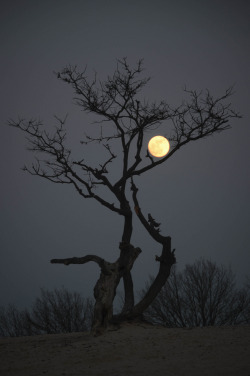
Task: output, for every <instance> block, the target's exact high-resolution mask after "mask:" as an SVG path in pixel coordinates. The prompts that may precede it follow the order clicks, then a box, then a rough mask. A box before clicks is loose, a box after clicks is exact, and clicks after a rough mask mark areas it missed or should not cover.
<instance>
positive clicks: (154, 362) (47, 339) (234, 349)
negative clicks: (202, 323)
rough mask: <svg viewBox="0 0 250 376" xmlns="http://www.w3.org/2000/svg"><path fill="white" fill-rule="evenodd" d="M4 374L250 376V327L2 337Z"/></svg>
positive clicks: (127, 329) (131, 329) (0, 367)
mask: <svg viewBox="0 0 250 376" xmlns="http://www.w3.org/2000/svg"><path fill="white" fill-rule="evenodd" d="M0 375H1V376H5V375H9V376H12V375H15V376H24V375H25V376H38V375H39V376H40V375H51V376H59V375H69V376H75V375H82V376H83V375H84V376H92V375H93V376H94V375H104V376H106V375H107V376H123V375H126V376H128V375H131V376H133V375H144V376H147V375H150V376H154V375H157V376H159V375H166V376H179V375H185V376H188V375H192V376H196V375H199V376H201V375H202V376H206V375H211V376H217V375H218V376H219V375H220V376H230V375H234V376H250V326H241V327H221V328H214V327H210V328H195V329H167V328H162V327H154V326H150V325H146V324H145V325H144V324H143V325H142V324H141V325H130V324H125V325H123V326H122V327H121V328H120V329H119V330H117V331H109V332H106V333H105V334H103V335H102V336H99V337H92V336H91V335H90V334H89V333H71V334H58V335H42V336H33V337H19V338H1V339H0Z"/></svg>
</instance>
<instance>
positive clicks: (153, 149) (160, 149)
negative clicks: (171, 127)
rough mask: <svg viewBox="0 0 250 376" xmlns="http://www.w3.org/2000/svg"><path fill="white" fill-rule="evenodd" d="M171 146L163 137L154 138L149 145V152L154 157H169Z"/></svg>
mask: <svg viewBox="0 0 250 376" xmlns="http://www.w3.org/2000/svg"><path fill="white" fill-rule="evenodd" d="M169 149H170V145H169V142H168V140H167V139H166V138H165V137H163V136H155V137H152V138H151V140H150V141H149V143H148V150H149V152H150V154H152V155H153V156H154V157H157V158H161V157H164V156H165V155H167V153H168V152H169Z"/></svg>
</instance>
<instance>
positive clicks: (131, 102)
mask: <svg viewBox="0 0 250 376" xmlns="http://www.w3.org/2000/svg"><path fill="white" fill-rule="evenodd" d="M141 74H142V61H141V60H140V61H139V62H138V63H137V65H136V66H135V68H131V67H130V66H129V64H128V62H127V60H126V59H122V60H118V62H117V67H116V69H115V72H114V74H113V75H112V76H110V77H108V78H107V80H106V81H103V82H99V81H98V80H97V77H96V76H95V77H94V79H93V80H92V81H91V80H88V78H87V76H86V70H84V71H83V72H80V71H78V69H77V67H76V66H68V67H66V68H65V69H63V70H62V71H61V72H59V73H57V77H58V79H59V80H62V81H63V82H66V83H67V84H69V85H70V86H72V88H73V90H74V93H75V98H74V100H75V103H76V104H77V105H78V106H80V108H81V109H82V110H83V111H85V112H86V113H92V114H94V115H97V116H99V117H100V119H101V120H100V121H99V122H96V127H97V129H99V132H100V133H99V134H98V135H97V136H92V135H90V134H87V135H86V137H85V139H84V140H83V141H81V142H82V144H83V146H86V145H88V144H89V143H92V142H96V143H99V144H101V145H103V147H104V149H105V150H106V152H107V154H108V156H107V158H106V160H103V161H100V163H99V164H97V165H95V166H93V165H91V164H89V163H87V162H86V158H85V155H83V157H82V158H80V159H79V158H74V157H73V153H72V150H71V149H69V148H68V147H67V146H66V134H67V132H66V128H65V120H66V119H64V120H61V119H59V118H58V117H57V118H56V119H57V121H58V126H57V127H56V129H55V132H54V133H49V132H48V131H47V130H45V129H43V124H42V123H41V122H40V121H38V120H34V119H31V120H30V121H26V120H24V119H19V120H18V121H14V120H10V121H9V125H11V126H14V127H16V128H18V129H20V130H22V131H24V133H25V134H26V135H27V136H28V140H29V148H30V150H32V151H33V152H39V153H41V154H42V156H43V158H42V159H38V158H37V159H36V161H35V162H34V163H33V164H32V166H31V167H24V170H25V171H27V172H29V173H30V174H32V175H36V176H40V177H42V178H45V179H47V180H49V181H51V182H53V183H59V184H69V185H71V186H72V187H74V188H75V189H76V191H77V192H78V194H79V195H80V196H81V197H83V198H85V199H94V200H96V201H97V202H99V203H100V204H101V205H103V206H104V207H106V208H107V209H109V210H111V211H112V212H114V213H117V214H118V215H120V216H122V217H123V218H124V226H123V232H122V236H121V242H120V245H119V256H118V259H117V260H116V261H115V262H112V263H110V262H108V261H106V260H105V259H104V258H103V257H100V256H96V255H85V256H83V257H73V258H67V259H53V260H51V262H52V263H61V264H64V265H69V264H85V263H87V262H90V261H93V262H95V263H97V264H98V265H99V267H100V271H101V274H100V278H99V280H98V281H97V283H96V286H95V289H94V296H95V299H96V304H95V312H94V320H93V331H94V332H98V331H99V329H100V330H101V331H102V329H103V328H105V327H107V325H108V323H109V322H110V320H111V319H112V316H113V300H114V297H115V294H116V288H117V286H118V284H119V282H120V280H121V278H122V279H123V282H124V292H125V300H124V307H123V309H122V311H121V313H120V315H119V319H120V320H122V319H128V318H130V319H132V318H136V317H137V318H138V317H141V315H142V314H143V311H144V310H145V309H146V308H147V307H148V306H149V304H150V303H151V302H152V300H153V299H154V298H155V297H156V296H157V293H158V292H159V291H160V289H161V287H162V286H163V285H164V284H165V282H166V280H167V278H168V276H169V273H170V269H171V267H172V265H173V264H174V263H175V255H174V251H173V250H172V248H171V238H170V236H164V235H162V234H160V228H159V227H156V226H154V222H152V221H148V220H147V219H146V215H145V213H143V212H142V209H141V207H140V204H139V202H138V186H137V183H135V179H136V178H137V177H138V176H140V175H142V174H143V173H146V172H149V171H150V170H152V169H153V168H156V167H157V166H159V165H161V164H163V163H164V162H166V161H167V160H168V159H169V158H171V157H172V156H173V155H174V154H175V153H176V152H177V151H178V150H179V149H180V148H181V147H182V146H184V145H186V144H188V143H189V142H191V141H196V140H198V139H201V138H205V137H207V136H210V135H212V134H215V133H219V132H221V131H224V130H227V129H229V128H230V124H229V122H230V120H232V119H234V118H239V117H240V116H239V114H238V113H236V112H235V111H233V110H232V108H231V104H230V103H227V100H228V98H229V97H230V96H231V95H232V89H231V88H230V89H228V90H226V91H225V93H224V94H223V95H221V96H219V97H218V98H214V97H213V96H212V95H211V94H210V92H209V91H206V92H204V93H198V92H197V91H190V90H185V94H186V95H187V97H188V98H189V99H188V100H186V101H184V102H183V103H182V104H181V105H180V106H177V107H176V108H172V107H170V106H169V105H168V104H167V103H166V102H165V101H161V102H159V103H156V102H154V103H149V102H148V101H146V100H143V99H141V96H140V95H141V94H140V92H141V90H142V89H143V88H144V87H145V85H146V84H147V83H148V81H149V78H141ZM163 122H165V123H166V127H165V131H166V136H167V138H168V139H169V140H170V142H171V151H170V152H169V153H168V154H167V155H166V156H165V157H163V158H161V159H155V158H153V157H152V156H150V154H149V153H148V152H146V150H147V146H146V145H145V140H144V139H145V132H146V131H150V130H155V129H156V128H157V127H158V126H159V125H161V124H162V123H163ZM84 131H85V129H84ZM116 143H118V144H119V145H120V146H119V150H120V151H121V155H117V154H116V152H115V150H116V149H115V144H116ZM134 146H135V147H134ZM119 156H120V157H121V159H120V161H121V164H120V176H119V177H118V178H116V177H115V174H112V172H114V171H112V166H113V162H114V160H115V159H116V158H117V157H119ZM118 159H119V158H117V159H116V160H118ZM128 184H131V190H132V195H130V194H129V191H128V189H127V187H128ZM105 190H106V192H107V193H109V195H107V196H106V195H105ZM110 195H111V196H112V197H113V200H110V199H109V198H107V197H110ZM133 207H134V210H135V213H136V215H137V216H138V218H139V220H140V222H141V224H142V225H143V226H144V228H145V229H146V231H147V232H148V233H149V234H150V235H151V237H152V238H153V239H154V240H155V241H156V242H158V243H159V244H160V245H161V247H162V254H161V255H160V256H157V257H156V261H157V262H159V264H160V267H159V272H158V274H157V276H156V278H155V280H154V282H153V283H152V286H151V287H150V288H149V290H148V292H147V293H146V295H145V296H144V297H143V299H142V300H141V301H140V302H139V303H138V304H136V305H135V302H134V291H133V281H132V277H131V269H132V267H133V264H134V262H135V260H136V258H137V257H138V256H139V254H140V253H141V249H140V248H139V247H134V246H133V245H132V244H131V243H130V241H131V235H132V231H133V209H132V208H133ZM149 218H150V217H149Z"/></svg>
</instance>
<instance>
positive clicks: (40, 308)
mask: <svg viewBox="0 0 250 376" xmlns="http://www.w3.org/2000/svg"><path fill="white" fill-rule="evenodd" d="M92 316H93V304H92V301H91V300H90V299H84V298H82V297H81V296H80V294H79V293H76V292H74V293H71V292H69V291H67V290H66V289H65V288H61V289H59V290H58V289H55V290H54V291H48V290H45V289H41V297H40V298H37V299H36V301H35V303H34V304H33V307H32V310H31V313H27V318H28V321H29V322H30V323H31V325H32V327H33V328H34V329H36V330H39V331H40V333H48V334H51V333H70V332H80V331H81V332H83V331H86V330H88V329H89V328H90V326H91V325H90V321H92Z"/></svg>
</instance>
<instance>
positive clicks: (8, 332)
mask: <svg viewBox="0 0 250 376" xmlns="http://www.w3.org/2000/svg"><path fill="white" fill-rule="evenodd" d="M33 334H35V333H34V331H33V330H32V328H31V324H30V323H29V322H28V320H27V310H19V309H18V308H17V307H15V306H14V305H12V304H10V305H9V306H8V307H7V308H5V307H0V337H19V336H27V335H28V336H29V335H33Z"/></svg>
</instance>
